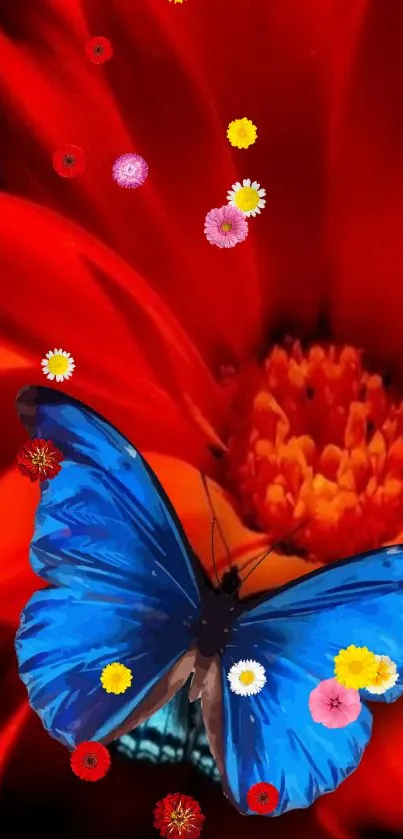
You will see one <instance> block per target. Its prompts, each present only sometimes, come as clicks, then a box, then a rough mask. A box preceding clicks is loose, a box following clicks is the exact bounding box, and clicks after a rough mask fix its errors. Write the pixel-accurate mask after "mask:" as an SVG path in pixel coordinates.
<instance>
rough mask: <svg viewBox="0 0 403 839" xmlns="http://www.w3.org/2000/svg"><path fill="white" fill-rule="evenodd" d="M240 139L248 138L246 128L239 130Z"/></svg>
mask: <svg viewBox="0 0 403 839" xmlns="http://www.w3.org/2000/svg"><path fill="white" fill-rule="evenodd" d="M238 137H246V131H245V129H244V128H238Z"/></svg>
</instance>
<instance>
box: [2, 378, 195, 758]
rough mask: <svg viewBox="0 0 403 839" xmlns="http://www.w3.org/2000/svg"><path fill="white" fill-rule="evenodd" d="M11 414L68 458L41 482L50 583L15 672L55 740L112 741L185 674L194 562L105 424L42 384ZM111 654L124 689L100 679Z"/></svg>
mask: <svg viewBox="0 0 403 839" xmlns="http://www.w3.org/2000/svg"><path fill="white" fill-rule="evenodd" d="M18 410H19V413H20V416H21V419H22V421H23V422H24V424H25V425H26V427H27V429H28V431H29V433H30V435H31V437H36V438H44V439H47V440H52V442H53V443H54V444H55V445H56V446H57V447H58V448H59V449H60V450H61V452H62V454H63V456H64V460H63V463H62V469H61V472H60V473H59V474H58V475H57V476H56V477H55V478H53V479H52V480H51V481H46V482H44V483H43V485H42V487H41V500H40V503H39V507H38V511H37V515H36V522H35V531H34V535H33V539H32V543H31V553H30V559H31V564H32V567H33V569H34V571H35V572H36V573H37V574H38V575H39V576H41V577H42V579H43V580H44V581H45V582H46V583H50V584H51V587H50V588H46V589H44V590H42V591H39V592H37V593H36V594H34V596H33V597H32V598H31V600H30V601H29V602H28V604H27V606H26V607H25V609H24V611H23V614H22V618H21V624H20V628H19V630H18V634H17V638H16V650H17V657H18V662H19V670H20V676H21V678H22V680H23V681H24V682H25V684H26V686H27V689H28V694H29V701H30V704H31V705H32V707H33V708H34V710H35V711H36V712H37V713H38V714H39V716H40V717H41V719H42V722H43V724H44V726H45V728H46V729H47V730H48V731H49V733H50V734H52V735H53V736H54V737H56V738H57V739H59V740H60V741H61V742H63V743H65V744H66V745H68V746H69V747H74V746H75V745H76V744H77V743H79V742H81V741H84V740H91V739H97V740H103V741H109V740H110V739H114V736H115V737H116V736H118V734H120V733H121V731H122V728H123V730H124V729H125V728H127V727H129V728H130V727H133V725H134V724H135V723H136V722H138V719H135V717H136V713H137V712H138V713H139V714H140V717H141V718H142V717H143V716H144V714H145V715H146V716H147V713H148V712H150V710H151V708H148V709H147V702H148V698H149V697H150V696H151V697H152V707H159V706H160V705H162V704H163V703H164V702H166V701H168V699H169V695H170V694H172V691H174V690H177V689H178V688H179V687H180V685H181V684H183V683H184V682H185V681H186V680H187V678H188V676H189V673H190V671H191V667H192V656H191V655H190V654H188V655H185V654H187V652H188V650H189V648H190V647H191V646H192V644H193V643H194V638H193V637H192V632H191V630H190V624H191V623H192V621H194V620H195V619H196V618H197V616H198V614H199V610H200V596H199V584H198V582H197V579H196V578H197V574H198V569H197V568H196V567H195V566H194V564H193V560H192V557H191V551H190V547H189V545H188V543H187V540H186V537H185V535H184V533H183V531H182V528H181V526H180V523H179V521H178V519H177V517H176V515H175V513H174V511H173V509H172V507H171V505H170V503H169V501H168V499H167V497H166V495H165V493H164V492H163V490H162V488H161V487H160V485H159V483H158V481H157V479H156V478H155V476H154V475H153V473H152V472H151V470H150V469H149V467H148V466H147V464H146V463H145V461H144V460H143V458H142V457H141V455H140V454H139V452H138V451H136V449H135V448H134V447H133V446H132V445H131V444H130V443H129V442H128V441H127V440H126V439H125V438H123V437H122V436H121V435H120V434H119V433H118V432H117V431H116V430H115V429H114V428H112V427H111V426H110V425H109V424H108V423H107V422H106V421H105V420H103V419H102V418H101V417H99V416H98V415H97V414H95V413H94V412H92V411H91V410H90V409H89V408H87V407H86V406H84V405H82V404H81V403H79V402H77V401H76V400H74V399H71V398H69V397H67V396H65V395H63V394H60V393H58V392H57V391H53V390H51V389H48V388H29V389H27V390H25V391H23V392H22V394H20V397H19V400H18ZM113 662H120V663H122V664H124V665H125V666H126V667H127V668H129V669H130V671H131V672H132V683H131V686H130V687H129V688H128V689H127V691H126V692H124V693H121V694H119V695H116V694H113V693H107V692H106V691H105V690H104V688H103V686H102V684H101V681H100V677H101V673H102V670H103V668H105V667H106V665H108V664H110V663H113ZM173 668H174V669H175V668H176V669H175V676H174V677H172V678H171V676H170V674H171V672H172V669H173ZM164 680H165V682H164ZM159 685H160V686H161V689H160V691H158V686H159ZM140 712H141V713H140ZM140 717H139V718H140Z"/></svg>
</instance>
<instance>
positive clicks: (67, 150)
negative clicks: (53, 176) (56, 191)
mask: <svg viewBox="0 0 403 839" xmlns="http://www.w3.org/2000/svg"><path fill="white" fill-rule="evenodd" d="M85 166H86V157H85V154H84V152H83V150H82V149H81V148H80V146H74V145H72V144H71V143H67V144H66V145H65V146H60V148H58V149H56V151H55V152H54V153H53V168H54V169H55V171H56V172H57V174H58V175H60V176H61V177H62V178H76V177H77V175H82V174H83V172H84V170H85Z"/></svg>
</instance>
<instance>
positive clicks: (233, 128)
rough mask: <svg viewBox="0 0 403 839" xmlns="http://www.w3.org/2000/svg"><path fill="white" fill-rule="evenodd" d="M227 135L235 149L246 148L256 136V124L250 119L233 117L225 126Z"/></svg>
mask: <svg viewBox="0 0 403 839" xmlns="http://www.w3.org/2000/svg"><path fill="white" fill-rule="evenodd" d="M227 137H228V139H229V141H230V143H231V146H235V148H236V149H247V148H248V147H249V146H251V145H252V143H254V142H255V140H256V137H257V128H256V125H253V122H251V120H250V119H247V118H246V117H244V118H243V119H234V120H233V121H232V122H230V124H229V126H228V128H227Z"/></svg>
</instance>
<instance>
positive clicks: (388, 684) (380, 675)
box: [367, 655, 399, 695]
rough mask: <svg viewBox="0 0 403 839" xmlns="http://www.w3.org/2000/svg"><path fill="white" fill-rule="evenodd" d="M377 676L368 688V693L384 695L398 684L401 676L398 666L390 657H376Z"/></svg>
mask: <svg viewBox="0 0 403 839" xmlns="http://www.w3.org/2000/svg"><path fill="white" fill-rule="evenodd" d="M375 658H376V661H377V664H376V676H375V678H374V679H373V681H372V682H371V684H370V685H368V686H367V690H368V693H374V694H378V695H380V694H382V693H385V691H387V690H389V688H393V686H394V685H395V684H396V682H397V680H398V678H399V674H398V672H397V668H396V664H395V662H394V661H392V659H391V658H389V656H388V655H376V656H375Z"/></svg>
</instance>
